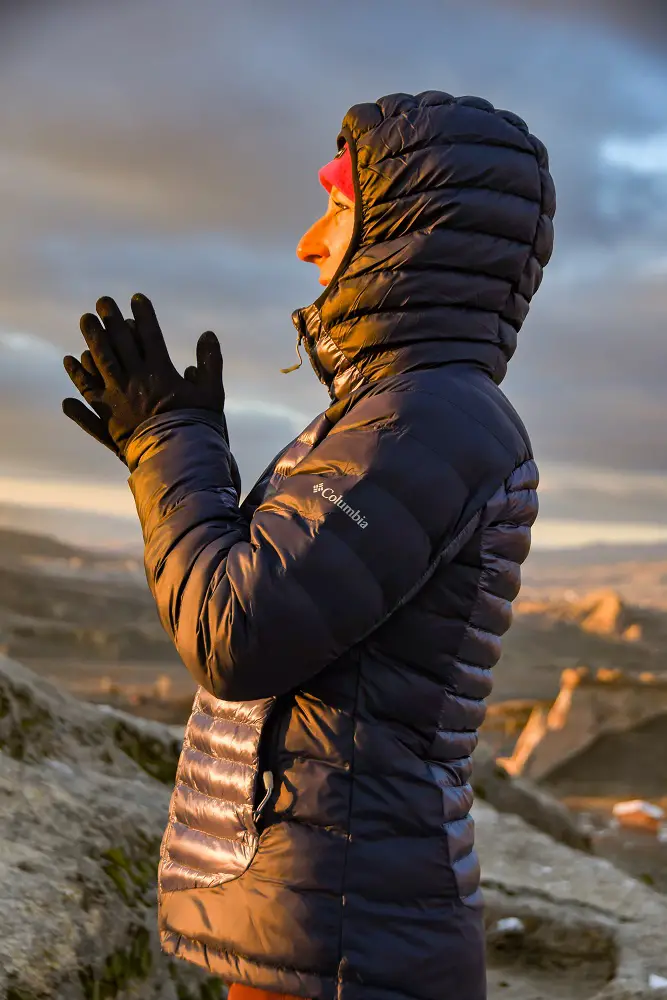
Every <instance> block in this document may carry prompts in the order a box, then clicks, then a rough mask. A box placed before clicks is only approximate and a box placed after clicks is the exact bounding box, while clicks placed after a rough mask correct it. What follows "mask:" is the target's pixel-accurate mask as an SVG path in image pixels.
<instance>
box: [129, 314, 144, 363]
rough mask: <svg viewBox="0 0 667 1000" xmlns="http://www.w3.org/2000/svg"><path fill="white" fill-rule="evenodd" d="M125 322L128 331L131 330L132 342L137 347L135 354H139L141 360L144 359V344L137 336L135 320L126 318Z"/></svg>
mask: <svg viewBox="0 0 667 1000" xmlns="http://www.w3.org/2000/svg"><path fill="white" fill-rule="evenodd" d="M125 322H126V323H127V325H128V327H129V329H130V331H131V332H132V336H133V337H134V343H135V345H136V348H137V354H138V355H139V357H140V358H141V360H142V361H144V360H145V357H146V356H145V354H144V346H143V344H142V342H141V338H140V337H139V334H138V333H137V323H136V320H134V319H126V320H125Z"/></svg>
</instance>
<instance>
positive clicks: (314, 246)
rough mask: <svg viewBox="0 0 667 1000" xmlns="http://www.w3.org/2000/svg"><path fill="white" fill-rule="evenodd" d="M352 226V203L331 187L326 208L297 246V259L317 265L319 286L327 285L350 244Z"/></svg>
mask: <svg viewBox="0 0 667 1000" xmlns="http://www.w3.org/2000/svg"><path fill="white" fill-rule="evenodd" d="M353 229H354V202H353V201H351V200H350V199H349V198H348V197H347V195H344V194H343V192H342V191H339V189H338V188H337V187H335V186H334V187H332V188H331V193H330V195H329V204H328V205H327V210H326V212H325V213H324V215H322V216H321V217H320V218H319V219H318V220H317V222H314V223H313V225H312V226H311V227H310V229H309V230H308V231H307V232H305V233H304V234H303V236H302V237H301V239H300V240H299V245H298V246H297V248H296V255H297V257H298V258H299V260H305V261H307V262H308V263H309V264H317V266H318V267H319V269H320V277H319V282H320V285H328V284H329V282H330V281H331V279H332V278H333V276H334V274H335V273H336V270H337V268H338V265H339V264H340V262H341V261H342V259H343V257H344V256H345V251H346V250H347V248H348V246H349V245H350V240H351V238H352V231H353Z"/></svg>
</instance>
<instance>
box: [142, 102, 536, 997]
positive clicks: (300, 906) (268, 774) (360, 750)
mask: <svg viewBox="0 0 667 1000" xmlns="http://www.w3.org/2000/svg"><path fill="white" fill-rule="evenodd" d="M345 142H347V143H348V144H349V146H350V150H351V153H352V160H353V172H354V182H355V190H356V206H355V212H356V216H355V231H354V236H353V239H352V242H351V245H350V249H349V250H348V253H347V255H346V257H345V259H344V260H343V261H342V263H341V266H340V268H339V269H338V271H337V273H336V275H335V276H334V278H333V279H332V281H331V283H330V284H329V285H328V286H327V288H326V289H325V291H324V292H323V293H322V295H321V296H320V297H319V299H318V300H317V301H316V302H315V303H313V304H312V305H310V306H308V307H305V308H303V309H298V310H296V311H295V313H294V314H293V319H294V322H295V325H296V327H297V330H298V342H300V343H303V345H304V347H305V349H306V351H307V353H308V357H309V359H310V362H311V364H312V367H313V369H314V371H315V373H316V375H317V376H318V378H319V379H320V380H321V381H322V382H323V383H324V385H325V386H326V387H327V389H328V391H329V397H330V405H329V406H328V407H327V409H326V410H325V411H324V412H323V413H321V414H319V415H318V416H316V417H315V418H314V420H313V421H312V422H311V423H310V424H309V425H308V427H306V428H305V429H304V430H303V431H302V432H301V433H300V434H299V435H298V436H297V437H296V438H295V439H294V440H293V441H292V442H290V443H289V444H288V445H287V447H286V448H285V449H283V451H282V452H281V453H280V454H279V455H278V456H276V458H275V459H274V460H273V461H272V462H271V463H270V465H269V466H268V468H267V469H266V470H265V472H264V473H263V474H262V476H260V478H259V480H258V481H257V483H256V484H255V485H254V486H253V488H252V489H251V490H250V491H249V493H248V494H247V496H246V497H245V500H244V501H243V503H241V504H240V505H239V500H240V498H239V496H238V495H237V492H236V489H235V487H234V480H233V476H232V471H231V463H232V459H231V455H230V450H229V446H228V444H227V440H226V435H225V433H224V428H223V425H222V421H221V419H219V418H217V417H216V416H215V415H214V414H212V413H207V412H206V411H203V410H182V411H175V412H172V413H166V414H161V415H160V416H158V417H154V418H152V419H151V420H148V421H146V422H145V423H144V424H142V425H141V426H140V428H138V430H137V431H136V432H135V435H134V436H133V438H132V441H131V443H130V446H129V451H128V464H129V469H130V473H131V474H130V477H129V480H128V482H129V484H130V488H131V490H132V492H133V495H134V497H135V500H136V504H137V510H138V513H139V516H140V520H141V525H142V529H143V535H144V540H145V568H146V575H147V579H148V583H149V586H150V588H151V590H152V593H153V595H154V597H155V600H156V603H157V608H158V611H159V614H160V618H161V621H162V623H163V625H164V628H165V629H166V630H167V632H168V633H169V635H170V636H171V637H172V638H173V641H174V643H175V646H176V649H177V650H178V652H179V654H180V656H181V658H182V660H183V663H184V664H185V666H186V667H187V668H188V670H189V671H190V672H191V673H192V675H193V677H194V678H195V680H196V681H197V684H198V692H197V695H196V698H195V702H194V706H193V711H192V716H191V718H190V721H189V724H188V726H187V730H186V735H185V740H184V746H183V752H182V756H181V760H180V764H179V768H178V775H177V779H176V787H175V790H174V793H173V798H172V802H171V810H170V815H169V821H168V826H167V829H166V831H165V835H164V838H163V843H162V851H161V862H160V871H159V925H160V933H161V941H162V946H163V948H164V949H165V950H166V951H167V952H169V953H171V954H174V955H178V956H181V957H182V958H185V959H188V960H190V961H191V962H195V963H197V964H199V965H201V966H203V967H205V968H207V969H209V970H210V971H212V972H214V973H216V974H217V975H219V976H220V977H221V978H222V979H223V980H224V981H225V982H227V983H232V982H239V983H245V984H248V985H251V986H257V987H262V988H264V989H269V990H274V991H277V992H285V993H289V994H294V995H297V996H301V997H311V998H314V1000H315V998H317V1000H334V998H336V1000H483V998H484V997H485V996H486V986H485V965H484V909H483V899H482V895H481V891H480V873H479V865H478V860H477V856H476V853H475V850H474V843H473V841H474V826H473V821H472V819H471V816H470V807H471V803H472V793H471V787H470V784H469V779H470V774H471V767H472V764H471V754H472V752H473V750H474V748H475V745H476V742H477V730H478V727H479V726H480V724H481V722H482V721H483V719H484V713H485V699H486V697H487V696H488V694H489V692H490V690H491V686H492V676H493V668H494V666H495V665H496V663H497V661H498V659H499V656H500V646H501V636H502V635H503V633H505V632H506V630H507V629H508V628H509V626H510V623H511V617H512V611H511V604H512V601H513V600H514V598H515V597H516V595H517V593H518V591H519V586H520V565H521V563H522V562H523V561H524V559H525V557H526V555H527V553H528V550H529V546H530V530H531V525H532V524H533V522H534V520H535V517H536V515H537V495H536V488H537V485H538V472H537V467H536V464H535V461H534V459H533V453H532V450H531V444H530V440H529V437H528V434H527V433H526V430H525V428H524V426H523V424H522V422H521V420H520V418H519V416H518V415H517V413H516V411H515V410H514V408H513V407H512V405H511V404H510V403H509V402H508V400H507V398H506V397H505V395H504V394H503V392H502V391H501V389H500V388H499V384H500V382H501V381H502V379H503V376H504V374H505V371H506V366H507V362H508V360H509V359H510V358H511V356H512V354H513V353H514V350H515V346H516V340H517V333H518V331H519V329H520V327H521V325H522V323H523V320H524V318H525V316H526V313H527V312H528V307H529V302H530V300H531V297H532V295H533V294H534V292H535V290H536V289H537V288H538V286H539V283H540V281H541V278H542V269H543V267H544V266H545V265H546V263H547V261H548V259H549V256H550V254H551V250H552V244H553V226H552V219H553V216H554V212H555V194H554V185H553V182H552V179H551V176H550V174H549V164H548V157H547V152H546V150H545V147H544V146H543V145H542V143H541V142H540V141H539V140H538V139H536V138H535V137H534V136H533V135H531V134H530V132H529V131H528V128H527V126H526V125H525V123H524V122H523V121H522V120H521V119H520V118H518V117H517V116H516V115H514V114H512V113H510V112H507V111H499V110H495V109H494V107H493V106H492V105H491V104H489V103H488V102H487V101H484V100H481V99H479V98H474V97H462V98H454V97H452V96H451V95H449V94H445V93H440V92H436V91H427V92H424V93H421V94H418V95H416V96H411V95H407V94H393V95H390V96H387V97H384V98H382V99H380V100H378V101H377V102H376V103H372V104H370V103H369V104H360V105H357V106H355V107H353V108H352V109H351V110H350V111H349V112H348V114H347V115H346V117H345V119H344V121H343V127H342V130H341V132H340V134H339V137H338V146H339V148H340V147H341V146H342V144H343V143H345Z"/></svg>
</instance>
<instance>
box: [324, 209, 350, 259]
mask: <svg viewBox="0 0 667 1000" xmlns="http://www.w3.org/2000/svg"><path fill="white" fill-rule="evenodd" d="M353 229H354V213H353V212H346V213H345V216H344V217H342V218H341V219H340V221H339V222H338V223H337V225H336V226H335V228H334V231H333V233H332V234H331V237H330V240H329V249H330V252H331V256H332V257H333V256H336V257H342V256H343V254H344V253H345V251H346V250H347V248H348V246H349V245H350V239H351V238H352V230H353Z"/></svg>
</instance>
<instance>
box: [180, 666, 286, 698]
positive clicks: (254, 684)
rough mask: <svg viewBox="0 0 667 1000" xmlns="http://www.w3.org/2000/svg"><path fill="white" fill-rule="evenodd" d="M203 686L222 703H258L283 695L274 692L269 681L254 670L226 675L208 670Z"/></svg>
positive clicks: (233, 671) (233, 670)
mask: <svg viewBox="0 0 667 1000" xmlns="http://www.w3.org/2000/svg"><path fill="white" fill-rule="evenodd" d="M200 684H201V686H202V687H203V688H204V689H205V690H206V691H208V693H209V694H211V695H213V697H214V698H218V699H219V700H220V701H258V700H259V699H260V698H270V697H272V696H274V695H277V694H281V693H282V692H281V691H277V690H273V688H272V686H271V685H270V684H269V679H268V678H267V677H266V676H265V675H263V674H260V675H259V676H258V675H257V674H256V673H255V672H254V671H252V670H243V669H240V670H239V669H231V670H228V671H226V672H224V673H222V672H221V671H219V670H211V669H208V670H207V672H206V675H205V677H204V678H203V679H202V680H201V681H200Z"/></svg>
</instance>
